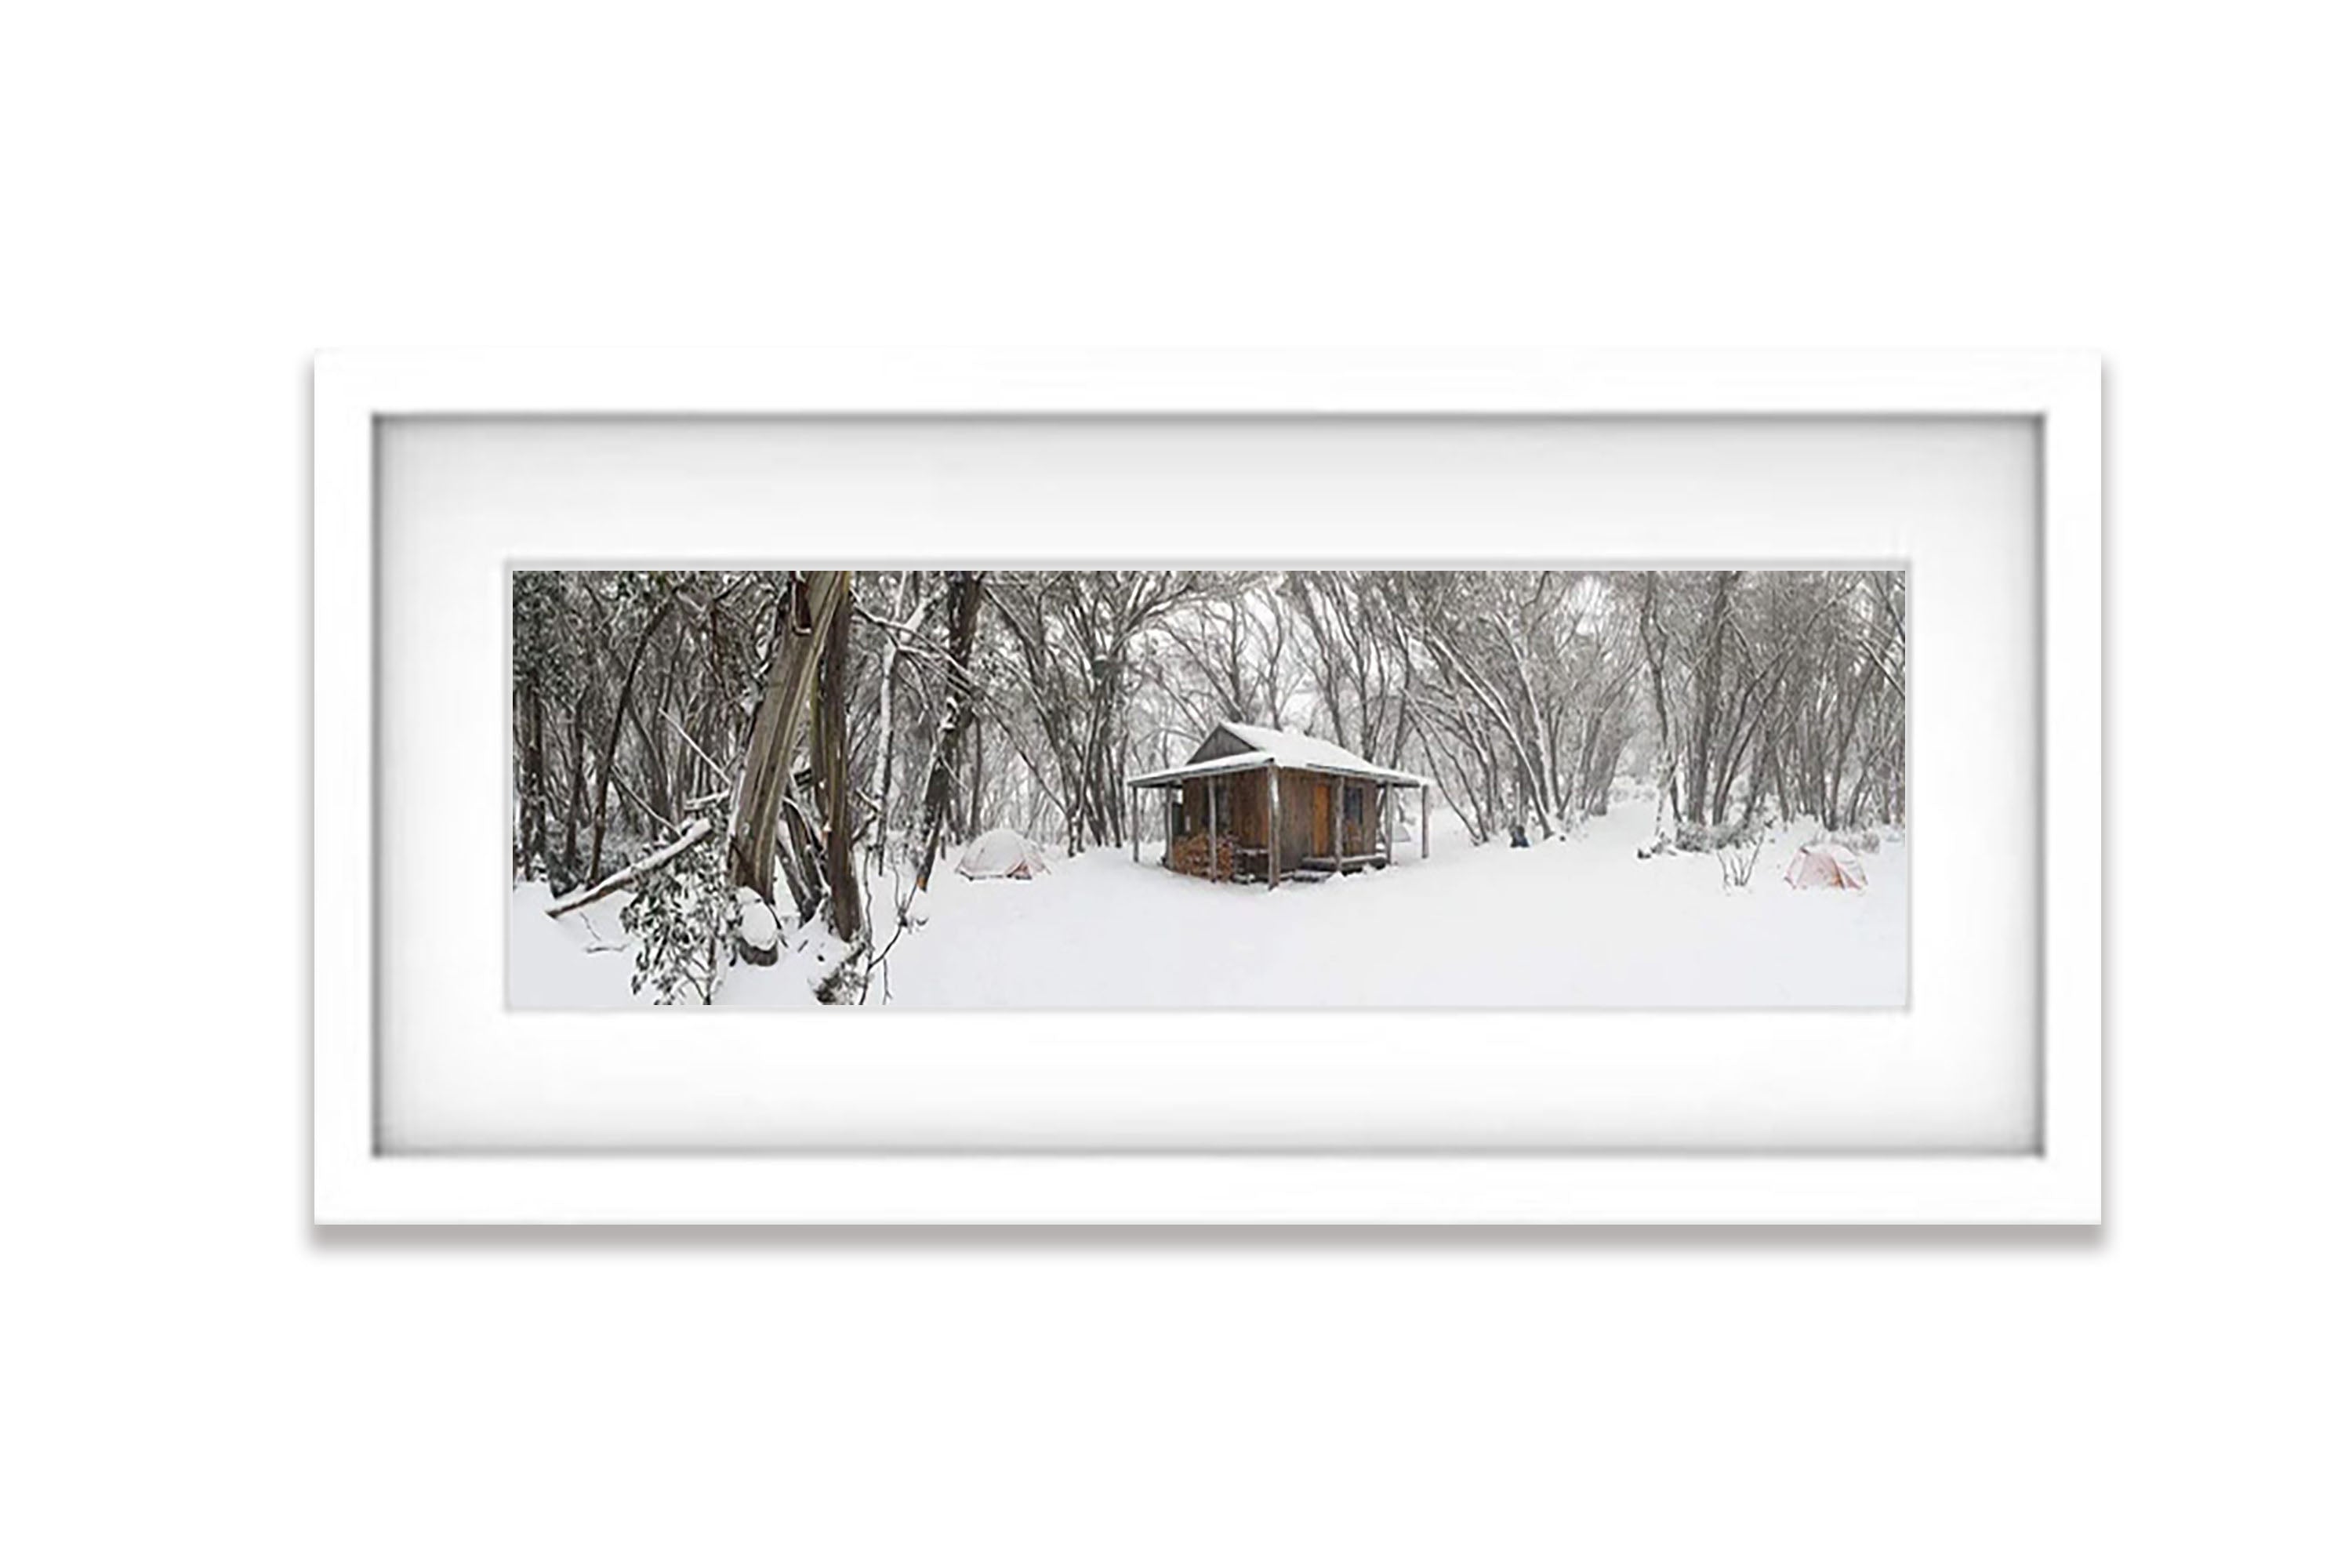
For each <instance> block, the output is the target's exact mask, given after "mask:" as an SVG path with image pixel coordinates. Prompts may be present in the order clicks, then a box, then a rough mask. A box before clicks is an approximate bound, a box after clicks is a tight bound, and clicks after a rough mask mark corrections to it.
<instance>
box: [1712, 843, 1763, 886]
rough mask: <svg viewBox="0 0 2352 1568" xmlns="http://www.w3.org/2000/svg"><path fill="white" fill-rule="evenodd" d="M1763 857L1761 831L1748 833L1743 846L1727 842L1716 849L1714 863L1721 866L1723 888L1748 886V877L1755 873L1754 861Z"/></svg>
mask: <svg viewBox="0 0 2352 1568" xmlns="http://www.w3.org/2000/svg"><path fill="white" fill-rule="evenodd" d="M1763 857H1764V836H1763V835H1762V834H1761V833H1758V834H1753V835H1750V836H1749V837H1748V846H1747V847H1745V848H1741V847H1739V846H1738V845H1736V844H1727V845H1726V846H1724V847H1722V848H1719V849H1717V851H1716V852H1715V863H1716V865H1717V866H1718V867H1720V868H1722V871H1723V885H1724V887H1725V889H1732V888H1744V887H1746V886H1748V879H1749V878H1750V877H1753V876H1754V875H1755V874H1756V862H1757V861H1759V860H1760V859H1762V858H1763Z"/></svg>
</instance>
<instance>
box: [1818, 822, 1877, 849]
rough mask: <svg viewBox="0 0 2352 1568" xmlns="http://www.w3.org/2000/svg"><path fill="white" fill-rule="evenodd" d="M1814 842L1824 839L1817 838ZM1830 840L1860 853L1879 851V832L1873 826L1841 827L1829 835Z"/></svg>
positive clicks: (1840, 846)
mask: <svg viewBox="0 0 2352 1568" xmlns="http://www.w3.org/2000/svg"><path fill="white" fill-rule="evenodd" d="M1814 842H1815V843H1820V842H1822V840H1820V839H1815V840H1814ZM1828 842H1830V843H1832V844H1834V845H1836V846H1837V847H1839V848H1841V849H1852V850H1853V851H1855V852H1856V853H1858V854H1864V855H1875V854H1877V853H1878V834H1877V832H1876V831H1875V830H1874V829H1873V828H1868V827H1841V828H1839V829H1838V830H1837V831H1836V832H1835V833H1832V834H1830V835H1829V836H1828Z"/></svg>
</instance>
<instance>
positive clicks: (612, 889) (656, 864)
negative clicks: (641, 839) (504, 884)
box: [547, 816, 710, 920]
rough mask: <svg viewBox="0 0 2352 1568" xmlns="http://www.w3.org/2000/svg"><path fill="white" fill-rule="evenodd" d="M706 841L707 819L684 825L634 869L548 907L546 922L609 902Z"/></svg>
mask: <svg viewBox="0 0 2352 1568" xmlns="http://www.w3.org/2000/svg"><path fill="white" fill-rule="evenodd" d="M708 837H710V819H709V817H704V816H698V817H696V818H695V819H694V820H693V821H692V822H690V823H688V825H687V829H686V831H685V832H684V833H681V834H679V835H678V836H677V837H676V838H673V839H671V840H670V841H669V842H668V843H667V844H665V845H663V846H662V847H660V848H658V849H656V850H655V851H654V852H653V853H652V854H650V855H648V856H646V858H644V859H642V860H639V861H637V862H635V864H634V865H628V866H624V867H622V868H620V869H619V870H617V871H615V872H614V873H613V874H612V875H611V876H609V877H607V878H605V879H604V880H603V881H601V882H599V883H597V884H596V885H595V886H594V887H593V888H591V889H588V890H587V891H586V892H584V893H574V894H572V896H571V897H570V898H568V899H565V900H562V902H561V903H556V904H551V905H550V906H549V907H548V910H547V918H548V919H550V920H553V919H555V918H556V917H557V916H559V915H568V914H570V913H571V912H572V910H577V909H583V908H585V907H586V906H588V905H590V904H593V903H594V902H595V901H596V900H599V899H604V898H610V897H611V896H612V895H613V894H614V893H617V892H619V891H620V890H621V889H623V888H625V887H627V886H629V885H630V884H631V883H633V882H635V881H636V880H637V879H639V878H641V877H645V876H647V875H649V874H651V873H653V872H655V871H658V870H660V869H661V868H663V867H665V866H667V865H668V864H669V863H670V862H671V861H673V860H675V859H677V858H678V857H679V856H681V855H683V854H685V853H686V852H687V851H688V850H689V849H691V848H693V847H695V846H696V845H698V844H699V843H701V842H702V841H703V840H704V839H706V838H708Z"/></svg>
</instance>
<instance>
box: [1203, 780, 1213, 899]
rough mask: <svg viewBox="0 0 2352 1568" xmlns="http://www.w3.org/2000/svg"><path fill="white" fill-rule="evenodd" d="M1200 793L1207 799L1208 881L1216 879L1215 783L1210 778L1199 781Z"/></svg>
mask: <svg viewBox="0 0 2352 1568" xmlns="http://www.w3.org/2000/svg"><path fill="white" fill-rule="evenodd" d="M1201 793H1202V795H1206V796H1208V797H1209V880H1211V881H1212V882H1213V881H1215V880H1216V879H1217V781H1216V779H1215V778H1214V777H1213V776H1212V777H1209V778H1205V779H1202V781H1201Z"/></svg>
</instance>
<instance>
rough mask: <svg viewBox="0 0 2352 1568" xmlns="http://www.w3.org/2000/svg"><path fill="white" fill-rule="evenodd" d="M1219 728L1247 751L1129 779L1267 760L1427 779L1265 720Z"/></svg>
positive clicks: (1382, 777)
mask: <svg viewBox="0 0 2352 1568" xmlns="http://www.w3.org/2000/svg"><path fill="white" fill-rule="evenodd" d="M1217 728H1218V729H1220V730H1223V731H1225V733H1227V734H1229V735H1231V736H1232V737H1233V738H1234V740H1236V741H1239V742H1241V743H1242V744H1243V745H1244V746H1247V747H1248V748H1249V750H1248V751H1246V752H1237V753H1233V752H1229V753H1227V754H1226V755H1224V756H1222V757H1208V758H1204V759H1202V761H1199V762H1192V763H1181V764H1180V765H1178V766H1176V767H1172V768H1161V769H1160V770H1159V771H1158V772H1157V773H1138V774H1136V775H1135V776H1134V777H1132V778H1130V779H1129V780H1128V781H1127V782H1128V783H1129V784H1174V783H1176V782H1177V781H1178V780H1180V779H1189V778H1201V777H1203V776H1206V775H1208V774H1211V773H1244V772H1246V771H1248V770H1249V769H1252V768H1262V767H1265V766H1266V765H1267V764H1268V763H1272V764H1274V765H1275V766H1276V767H1284V768H1301V769H1304V770H1306V771H1307V772H1309V773H1344V774H1346V775H1347V776H1349V777H1350V778H1362V779H1376V780H1379V781H1380V782H1381V783H1382V784H1413V785H1422V784H1426V783H1427V782H1428V781H1427V780H1425V779H1423V778H1422V777H1421V775H1420V774H1418V773H1401V772H1399V771H1398V770H1397V769H1395V768H1384V767H1382V766H1381V765H1380V764H1379V763H1374V762H1368V761H1366V760H1365V759H1364V758H1362V757H1360V756H1358V755H1356V753H1355V752H1351V751H1349V750H1348V749H1347V748H1346V747H1344V746H1339V745H1335V744H1333V743H1332V742H1329V741H1321V740H1318V739H1316V738H1315V737H1314V736H1312V735H1302V734H1299V733H1298V732H1297V731H1295V730H1269V729H1267V728H1266V727H1265V725H1263V724H1236V723H1234V722H1232V721H1226V722H1224V723H1222V724H1219V725H1218V726H1217Z"/></svg>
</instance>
